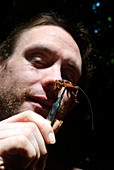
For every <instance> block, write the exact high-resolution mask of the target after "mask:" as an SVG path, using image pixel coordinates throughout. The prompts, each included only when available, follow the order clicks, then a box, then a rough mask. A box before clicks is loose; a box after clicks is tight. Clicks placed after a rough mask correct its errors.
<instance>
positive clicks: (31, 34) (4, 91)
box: [0, 26, 82, 120]
mask: <svg viewBox="0 0 114 170" xmlns="http://www.w3.org/2000/svg"><path fill="white" fill-rule="evenodd" d="M81 65H82V61H81V56H80V52H79V48H78V46H77V44H76V43H75V41H74V40H73V38H72V37H71V36H70V34H69V33H67V32H66V31H65V30H63V29H62V28H60V27H57V26H39V27H35V28H32V29H31V30H28V31H26V32H25V33H23V34H22V35H21V37H20V38H19V40H18V42H17V46H16V48H15V50H14V52H13V54H12V56H10V58H9V59H8V61H7V64H6V66H5V68H3V66H2V65H1V66H0V114H1V116H0V117H1V120H2V119H4V118H7V117H9V116H11V115H13V114H17V113H19V112H22V111H25V110H32V111H34V112H36V113H38V114H41V115H42V116H43V117H45V118H46V117H47V114H48V112H49V110H50V109H51V107H52V104H53V103H54V102H55V100H56V99H57V96H58V92H56V91H55V90H54V88H53V85H54V82H55V80H62V79H65V80H69V81H72V82H75V83H76V82H77V81H78V79H79V77H80V74H81ZM62 105H63V106H64V109H65V110H64V111H65V113H67V112H68V110H69V109H70V107H71V102H70V101H69V97H68V96H67V94H66V93H65V96H64V99H63V101H62ZM63 117H64V116H63Z"/></svg>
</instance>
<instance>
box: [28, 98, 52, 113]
mask: <svg viewBox="0 0 114 170" xmlns="http://www.w3.org/2000/svg"><path fill="white" fill-rule="evenodd" d="M27 100H28V101H30V102H31V103H32V104H33V106H34V108H35V110H37V112H45V115H46V113H48V112H49V111H50V109H51V107H52V105H53V102H52V101H49V100H47V99H45V98H44V97H41V96H31V97H29V98H28V99H27Z"/></svg>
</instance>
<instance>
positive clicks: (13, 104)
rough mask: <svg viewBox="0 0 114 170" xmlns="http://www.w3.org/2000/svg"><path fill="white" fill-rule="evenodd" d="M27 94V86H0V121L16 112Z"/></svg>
mask: <svg viewBox="0 0 114 170" xmlns="http://www.w3.org/2000/svg"><path fill="white" fill-rule="evenodd" d="M28 96H30V94H29V90H27V88H22V87H17V85H16V86H15V87H9V88H7V87H5V86H4V87H3V86H0V121H1V120H4V119H6V118H8V117H10V116H13V115H15V114H17V113H18V112H19V109H20V106H21V105H22V103H23V102H24V101H25V99H26V98H28Z"/></svg>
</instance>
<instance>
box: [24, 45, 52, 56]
mask: <svg viewBox="0 0 114 170" xmlns="http://www.w3.org/2000/svg"><path fill="white" fill-rule="evenodd" d="M37 51H39V52H43V53H47V54H49V55H53V54H54V51H53V50H50V49H49V48H47V47H45V46H42V45H31V46H28V47H26V48H25V50H24V53H28V52H37Z"/></svg>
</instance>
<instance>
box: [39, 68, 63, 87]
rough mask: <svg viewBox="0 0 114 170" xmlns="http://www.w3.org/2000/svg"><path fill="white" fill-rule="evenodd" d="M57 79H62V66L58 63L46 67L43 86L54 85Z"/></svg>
mask: <svg viewBox="0 0 114 170" xmlns="http://www.w3.org/2000/svg"><path fill="white" fill-rule="evenodd" d="M55 80H62V76H61V68H60V66H58V65H55V66H52V67H49V68H47V69H45V74H44V77H43V80H42V86H43V87H48V86H54V83H55Z"/></svg>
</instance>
